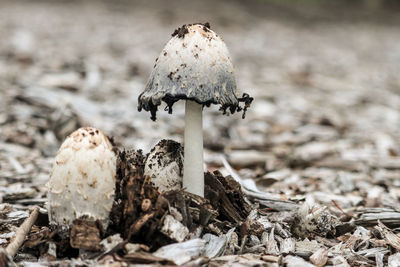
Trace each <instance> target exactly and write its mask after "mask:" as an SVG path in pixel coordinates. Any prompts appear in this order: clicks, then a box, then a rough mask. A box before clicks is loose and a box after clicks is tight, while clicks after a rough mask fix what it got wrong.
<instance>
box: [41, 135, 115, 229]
mask: <svg viewBox="0 0 400 267" xmlns="http://www.w3.org/2000/svg"><path fill="white" fill-rule="evenodd" d="M116 164H117V155H116V153H115V152H114V151H113V146H112V144H111V143H110V141H109V140H108V138H107V136H105V135H104V134H103V133H102V132H101V131H99V130H98V129H95V128H91V127H86V128H80V129H78V130H76V131H75V132H73V133H72V134H70V135H69V136H68V137H67V138H66V139H65V141H64V143H63V144H62V145H61V147H60V149H59V150H58V152H57V156H56V158H55V160H54V165H53V170H52V172H51V175H50V180H49V182H48V183H47V187H48V198H49V220H50V223H51V224H55V225H58V226H59V227H60V229H61V234H62V235H65V234H67V233H68V230H69V229H70V227H71V225H72V222H73V221H74V220H75V219H79V218H85V219H87V220H90V221H97V220H98V221H99V222H100V223H101V224H102V227H103V228H104V229H106V228H107V226H108V223H109V213H110V211H111V208H112V206H113V202H114V194H115V182H116Z"/></svg>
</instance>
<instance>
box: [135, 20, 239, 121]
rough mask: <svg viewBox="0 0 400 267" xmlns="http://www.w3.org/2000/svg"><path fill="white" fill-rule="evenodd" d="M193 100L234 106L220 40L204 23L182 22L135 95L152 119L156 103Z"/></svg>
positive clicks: (232, 81) (229, 64) (227, 63)
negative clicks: (138, 93) (188, 23)
mask: <svg viewBox="0 0 400 267" xmlns="http://www.w3.org/2000/svg"><path fill="white" fill-rule="evenodd" d="M180 99H186V100H193V101H196V102H197V103H199V104H203V105H207V106H208V105H210V104H218V105H221V107H222V108H223V109H224V110H226V109H228V110H229V111H230V112H231V113H233V112H235V111H236V110H237V109H238V104H239V102H238V98H237V89H236V81H235V76H234V70H233V65H232V62H231V59H230V55H229V52H228V49H227V47H226V45H225V43H224V41H223V40H222V39H221V38H220V37H219V36H218V35H217V34H216V33H215V32H214V31H212V30H211V29H210V28H209V25H208V24H205V25H203V24H190V25H183V26H182V27H181V28H179V29H177V30H176V31H175V32H174V34H173V37H172V38H171V40H170V41H169V42H168V43H167V44H166V45H165V47H164V49H163V51H162V52H161V54H160V55H159V57H158V58H157V60H156V64H155V65H154V69H153V71H152V73H151V75H150V79H149V81H148V83H147V85H146V88H145V90H144V92H143V93H142V94H140V96H139V111H140V110H141V109H142V108H143V109H145V110H146V111H150V112H151V113H152V119H155V113H156V110H157V106H158V105H160V104H161V101H164V102H166V103H167V105H168V107H169V111H170V112H171V111H172V105H173V103H174V102H176V101H178V100H180Z"/></svg>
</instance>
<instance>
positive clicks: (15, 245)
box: [6, 206, 39, 257]
mask: <svg viewBox="0 0 400 267" xmlns="http://www.w3.org/2000/svg"><path fill="white" fill-rule="evenodd" d="M38 215H39V206H35V208H34V209H33V211H32V213H31V214H30V215H29V217H28V218H27V219H26V220H25V221H24V222H23V223H22V224H21V226H20V227H19V228H18V230H17V233H16V235H15V238H14V240H13V241H12V242H11V243H10V244H8V246H7V248H6V252H7V254H8V255H9V256H10V257H14V256H15V254H16V253H17V251H18V249H19V248H20V247H21V245H22V243H23V242H24V240H25V237H26V235H27V234H28V233H29V232H30V230H31V228H32V225H33V224H34V223H35V222H36V219H37V217H38Z"/></svg>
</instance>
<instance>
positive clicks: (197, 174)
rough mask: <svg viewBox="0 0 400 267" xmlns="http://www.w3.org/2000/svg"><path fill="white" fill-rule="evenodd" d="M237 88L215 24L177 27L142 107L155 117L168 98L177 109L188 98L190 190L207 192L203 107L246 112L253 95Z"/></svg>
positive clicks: (187, 175) (142, 97)
mask: <svg viewBox="0 0 400 267" xmlns="http://www.w3.org/2000/svg"><path fill="white" fill-rule="evenodd" d="M237 94H238V93H237V88H236V81H235V76H234V71H233V65H232V62H231V59H230V56H229V52H228V49H227V47H226V45H225V43H224V41H223V40H222V39H221V38H220V37H219V36H218V35H217V34H216V33H215V32H213V31H212V30H211V29H210V25H209V24H208V23H206V24H200V23H198V24H189V25H183V26H182V27H181V28H179V29H177V30H175V32H174V33H173V34H172V38H171V40H170V41H169V42H168V43H167V44H166V45H165V47H164V49H163V50H162V51H161V53H160V55H159V57H158V58H157V59H156V63H155V65H154V68H153V71H152V72H151V75H150V78H149V81H148V82H147V85H146V88H145V90H144V92H143V93H141V94H140V95H139V101H138V102H139V107H138V110H139V111H141V110H142V109H144V110H146V111H150V113H151V119H152V120H155V119H156V112H157V109H158V106H159V105H161V102H162V101H164V102H165V103H166V104H167V109H168V111H169V113H172V106H173V104H174V103H175V102H176V101H178V100H186V103H185V105H186V106H185V136H184V154H185V159H184V174H183V187H184V188H186V190H187V191H188V192H190V193H194V194H197V195H200V196H204V170H203V132H202V110H203V107H204V106H210V104H217V105H220V107H221V110H222V111H223V113H224V114H225V113H226V111H229V112H230V113H234V112H236V111H241V110H243V118H244V115H245V112H246V109H247V108H248V107H249V105H250V103H251V101H252V100H253V99H252V98H251V97H250V96H249V95H247V94H243V97H241V98H239V97H238V96H237ZM239 102H244V108H243V107H241V106H239Z"/></svg>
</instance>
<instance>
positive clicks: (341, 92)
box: [0, 0, 400, 206]
mask: <svg viewBox="0 0 400 267" xmlns="http://www.w3.org/2000/svg"><path fill="white" fill-rule="evenodd" d="M193 22H203V23H204V22H209V23H210V24H211V29H213V30H214V31H216V32H217V33H218V34H219V35H220V36H221V37H222V38H223V39H224V41H225V42H226V44H227V46H228V48H229V50H230V52H231V56H232V59H233V63H234V66H235V69H236V80H237V84H238V87H239V89H240V91H242V92H246V93H249V94H250V95H251V96H253V97H254V98H255V100H254V102H253V105H252V107H251V109H250V110H249V111H248V113H247V117H246V119H245V120H242V119H241V116H240V114H235V115H232V116H229V117H228V116H223V115H222V114H221V113H220V112H218V107H211V108H209V109H205V112H204V128H205V129H204V135H205V141H204V142H205V148H206V150H205V153H206V156H205V159H206V162H207V166H208V168H209V169H211V170H212V169H215V168H218V169H221V163H220V161H219V160H218V159H219V158H218V156H219V155H220V154H224V155H225V156H226V157H227V158H228V160H229V162H230V164H232V165H233V166H234V167H235V168H236V169H237V170H238V171H240V174H241V175H243V176H244V177H246V178H253V179H255V180H256V181H257V183H258V185H260V186H265V187H266V186H269V185H271V184H274V186H275V189H274V188H270V190H276V192H280V191H279V190H280V181H282V183H283V184H284V185H285V186H286V187H285V188H287V185H288V184H290V183H293V182H295V181H298V179H300V178H301V177H302V178H304V177H305V178H307V177H308V178H310V179H317V178H318V179H323V180H324V181H338V182H335V183H331V184H329V186H326V188H325V187H323V186H319V190H322V191H323V190H325V189H326V190H327V191H330V192H335V190H342V191H341V192H337V193H343V192H344V193H346V192H348V193H351V192H353V190H355V189H357V190H360V185H357V188H355V185H354V184H355V182H356V181H359V180H360V179H361V180H365V179H367V180H368V179H370V178H371V177H373V178H374V179H375V180H373V184H377V186H378V189H377V190H378V192H381V191H382V190H384V189H385V188H384V187H382V188H381V187H379V183H380V182H379V181H382V180H383V181H388V179H392V180H390V181H393V183H397V186H400V185H399V184H398V183H399V182H396V179H397V178H398V177H399V170H400V161H399V154H400V148H399V144H400V108H399V107H400V74H399V70H400V27H399V26H400V3H399V1H397V0H359V1H350V0H347V1H346V0H297V1H295V0H285V1H279V0H247V1H239V0H237V1H235V0H224V1H209V0H206V1H161V0H160V1H91V0H89V1H11V0H10V1H6V0H2V1H0V37H1V38H0V94H1V97H0V160H1V163H0V177H5V178H7V179H8V180H7V182H10V181H11V182H15V183H16V182H18V181H24V179H28V180H30V181H31V179H32V177H34V178H35V179H34V181H33V186H35V185H38V186H39V185H42V184H43V183H44V182H45V181H46V180H47V179H48V173H49V171H50V169H51V163H52V160H53V157H54V155H55V153H56V151H57V149H58V147H59V145H60V144H61V142H62V141H63V140H64V138H65V137H66V135H68V134H69V133H71V132H72V131H74V130H75V129H76V128H78V127H80V126H87V125H90V126H94V127H97V128H99V129H101V130H103V131H104V132H105V133H106V134H107V135H109V136H114V139H115V141H116V143H117V144H119V145H121V146H124V147H126V148H135V149H143V150H144V152H145V153H146V152H148V151H149V149H150V148H151V146H153V145H154V144H155V143H157V142H158V141H159V140H160V139H162V138H172V139H174V140H176V141H179V142H181V141H182V140H183V123H184V121H183V114H184V106H183V104H182V103H177V104H176V106H174V114H172V115H169V114H167V112H165V111H163V110H162V108H161V110H159V112H158V113H157V116H158V119H157V121H156V122H153V121H151V120H150V114H149V113H147V112H143V111H142V112H141V113H139V112H138V111H137V98H138V95H139V94H140V93H141V91H142V90H143V89H144V87H145V84H146V82H147V79H148V77H149V74H150V72H151V70H152V67H153V64H154V61H155V59H156V57H157V56H158V54H159V53H160V52H161V50H162V48H163V46H164V45H165V44H166V42H167V41H168V40H169V39H170V37H171V33H172V32H173V31H174V29H176V28H178V27H180V26H181V25H182V24H187V23H193ZM357 175H358V176H357ZM338 177H339V178H340V177H341V178H340V179H337V178H338ZM343 177H345V178H343ZM396 177H397V178H396ZM330 178H331V179H332V180H329V179H330ZM10 179H11V180H10ZM15 179H17V180H15ZM349 179H350V180H349ZM397 180H398V179H397ZM283 181H284V182H283ZM348 181H350V182H352V183H353V186H349V183H348ZM368 181H369V180H368ZM2 183H3V184H2V186H3V185H5V183H6V180H3V182H2ZM283 184H281V185H283ZM305 184H306V183H305ZM305 184H304V185H305ZM350 184H351V183H350ZM341 185H343V186H344V185H346V186H344V187H340V186H341ZM301 186H302V184H299V183H297V184H296V186H293V187H291V190H292V191H289V192H287V193H288V194H289V195H290V192H292V195H295V194H296V193H298V192H304V190H305V189H304V188H301ZM369 186H370V184H369ZM7 188H8V189H7V190H8V191H9V190H10V187H9V186H7ZM379 188H381V189H379ZM397 188H398V187H397ZM314 189H315V188H314ZM7 190H6V189H4V192H5V191H7ZM27 190H28V189H27ZM29 190H31V191H29ZM29 190H28V193H29V192H33V193H32V194H36V193H37V192H38V191H40V190H39V189H37V188H36V189H35V188H33V189H32V188H31V187H30V188H29ZM32 190H33V191H32ZM307 190H312V188H310V189H307ZM379 190H380V191H379ZM396 190H398V189H396ZM8 191H7V192H8ZM366 191H367V189H366ZM396 192H397V191H396ZM396 192H395V193H396ZM4 194H5V195H4ZM4 194H3V197H4V198H7V195H6V194H8V193H4ZM28 195H29V194H28ZM25 197H26V196H25ZM316 198H318V196H316ZM321 199H322V197H321ZM353 200H354V199H352V200H351V201H353ZM356 200H359V199H356ZM356 200H354V201H356ZM321 201H322V200H321ZM343 201H349V200H343ZM346 203H347V204H348V205H350V204H354V203H353V202H351V203H350V202H349V203H348V202H346ZM346 203H344V204H343V203H341V204H343V205H344V206H346ZM396 205H398V204H396Z"/></svg>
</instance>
